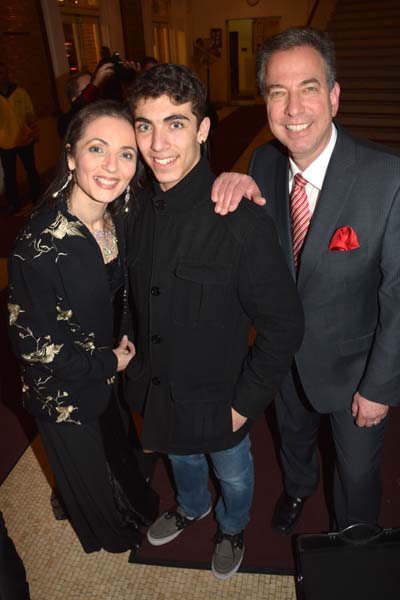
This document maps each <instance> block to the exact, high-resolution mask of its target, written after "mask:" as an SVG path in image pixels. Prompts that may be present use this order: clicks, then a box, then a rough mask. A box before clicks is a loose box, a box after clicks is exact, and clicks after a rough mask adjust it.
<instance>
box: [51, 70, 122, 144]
mask: <svg viewBox="0 0 400 600" xmlns="http://www.w3.org/2000/svg"><path fill="white" fill-rule="evenodd" d="M113 75H114V65H113V64H112V63H111V62H106V63H103V64H102V65H100V66H99V67H98V68H97V70H96V72H95V74H94V75H93V76H92V75H91V74H90V73H89V71H80V72H78V73H74V75H71V77H70V78H69V79H68V81H67V85H66V89H65V93H66V96H67V100H68V102H69V104H70V108H69V110H68V111H67V112H66V113H63V114H62V115H61V116H60V117H59V118H58V121H57V129H58V134H59V136H60V137H61V138H62V139H64V137H65V134H66V133H67V130H68V127H69V124H70V122H71V120H72V118H73V116H74V115H75V114H76V113H77V112H78V111H79V110H80V109H81V108H83V107H84V106H86V104H90V102H94V101H95V100H99V99H100V94H101V89H102V87H103V85H105V83H106V81H108V80H109V79H110V78H111V77H112V76H113Z"/></svg>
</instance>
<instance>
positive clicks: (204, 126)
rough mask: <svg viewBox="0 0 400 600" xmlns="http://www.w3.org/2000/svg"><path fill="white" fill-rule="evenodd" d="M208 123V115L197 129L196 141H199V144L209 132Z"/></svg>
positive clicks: (209, 123) (205, 138)
mask: <svg viewBox="0 0 400 600" xmlns="http://www.w3.org/2000/svg"><path fill="white" fill-rule="evenodd" d="M210 125H211V122H210V119H209V118H208V117H204V119H203V120H202V121H201V123H200V125H199V129H198V131H197V141H198V142H199V144H203V143H204V142H205V141H206V140H207V138H208V134H209V132H210Z"/></svg>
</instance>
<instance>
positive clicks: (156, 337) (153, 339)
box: [151, 334, 161, 344]
mask: <svg viewBox="0 0 400 600" xmlns="http://www.w3.org/2000/svg"><path fill="white" fill-rule="evenodd" d="M160 342H161V337H160V336H159V335H157V334H155V335H152V336H151V343H152V344H160Z"/></svg>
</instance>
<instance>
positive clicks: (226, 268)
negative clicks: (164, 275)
mask: <svg viewBox="0 0 400 600" xmlns="http://www.w3.org/2000/svg"><path fill="white" fill-rule="evenodd" d="M231 270H232V266H231V265H230V264H214V265H213V264H204V263H202V264H200V263H194V262H181V263H179V264H178V265H177V267H176V269H175V274H174V275H175V277H174V282H173V291H172V302H173V308H172V311H173V319H174V321H175V323H178V324H179V325H186V326H190V327H197V326H204V325H208V326H213V327H223V320H224V313H225V312H226V309H227V302H228V300H229V295H228V288H229V283H230V279H231Z"/></svg>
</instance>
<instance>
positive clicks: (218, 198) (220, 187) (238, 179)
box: [211, 173, 266, 215]
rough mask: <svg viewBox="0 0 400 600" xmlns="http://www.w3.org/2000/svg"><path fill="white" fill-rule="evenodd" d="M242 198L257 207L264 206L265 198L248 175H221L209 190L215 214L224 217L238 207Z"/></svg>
mask: <svg viewBox="0 0 400 600" xmlns="http://www.w3.org/2000/svg"><path fill="white" fill-rule="evenodd" d="M242 198H247V199H248V200H252V202H254V203H255V204H258V205H259V206H264V205H265V204H266V200H265V198H263V197H262V196H261V191H260V188H259V187H258V185H257V184H256V182H255V181H254V179H253V178H252V177H250V175H243V174H242V173H221V175H219V176H218V177H217V179H216V180H215V181H214V184H213V187H212V190H211V199H212V201H213V202H215V209H214V210H215V212H216V213H218V214H220V215H226V214H228V213H229V212H233V211H235V210H236V209H237V207H238V206H239V204H240V202H241V200H242Z"/></svg>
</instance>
